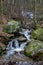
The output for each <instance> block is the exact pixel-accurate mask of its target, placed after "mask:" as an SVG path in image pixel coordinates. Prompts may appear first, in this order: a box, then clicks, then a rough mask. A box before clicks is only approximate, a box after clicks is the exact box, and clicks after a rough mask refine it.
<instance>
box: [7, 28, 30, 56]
mask: <svg viewBox="0 0 43 65" xmlns="http://www.w3.org/2000/svg"><path fill="white" fill-rule="evenodd" d="M29 33H30V31H29V30H28V29H27V30H26V31H24V32H20V34H22V35H24V36H25V37H26V38H27V40H29V41H30V35H29ZM26 44H27V42H21V44H20V46H19V42H18V40H17V38H15V39H13V40H12V41H10V42H9V44H8V46H7V48H6V49H7V54H6V57H9V56H10V55H13V54H15V52H17V54H18V55H20V56H21V54H20V52H21V51H24V48H25V46H26Z"/></svg>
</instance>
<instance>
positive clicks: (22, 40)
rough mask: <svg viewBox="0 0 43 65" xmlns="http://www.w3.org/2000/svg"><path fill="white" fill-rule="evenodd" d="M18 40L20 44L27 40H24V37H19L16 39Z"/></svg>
mask: <svg viewBox="0 0 43 65" xmlns="http://www.w3.org/2000/svg"><path fill="white" fill-rule="evenodd" d="M17 39H18V41H20V42H25V41H26V40H27V39H26V38H25V37H23V36H20V37H18V38H17Z"/></svg>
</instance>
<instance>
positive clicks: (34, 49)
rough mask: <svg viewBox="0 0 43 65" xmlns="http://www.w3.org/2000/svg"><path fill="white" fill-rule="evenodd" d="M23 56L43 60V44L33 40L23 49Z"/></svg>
mask: <svg viewBox="0 0 43 65" xmlns="http://www.w3.org/2000/svg"><path fill="white" fill-rule="evenodd" d="M24 52H25V55H26V56H29V57H37V58H41V59H42V58H43V42H41V41H39V40H33V41H31V42H30V43H29V45H27V46H26V48H25V51H24Z"/></svg>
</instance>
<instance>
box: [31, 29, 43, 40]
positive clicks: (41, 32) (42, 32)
mask: <svg viewBox="0 0 43 65" xmlns="http://www.w3.org/2000/svg"><path fill="white" fill-rule="evenodd" d="M31 37H32V38H34V39H37V40H40V41H43V28H38V29H36V30H32V31H31Z"/></svg>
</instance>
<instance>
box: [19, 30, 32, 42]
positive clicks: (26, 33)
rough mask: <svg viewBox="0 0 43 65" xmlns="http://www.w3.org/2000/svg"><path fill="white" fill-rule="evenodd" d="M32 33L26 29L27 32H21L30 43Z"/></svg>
mask: <svg viewBox="0 0 43 65" xmlns="http://www.w3.org/2000/svg"><path fill="white" fill-rule="evenodd" d="M30 32H31V31H29V30H28V29H26V31H23V32H19V33H20V34H22V35H24V36H25V37H26V38H27V40H29V41H30V35H29V33H30Z"/></svg>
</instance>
